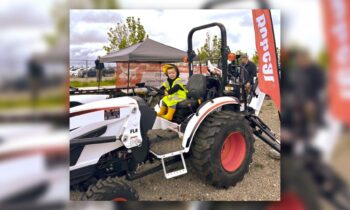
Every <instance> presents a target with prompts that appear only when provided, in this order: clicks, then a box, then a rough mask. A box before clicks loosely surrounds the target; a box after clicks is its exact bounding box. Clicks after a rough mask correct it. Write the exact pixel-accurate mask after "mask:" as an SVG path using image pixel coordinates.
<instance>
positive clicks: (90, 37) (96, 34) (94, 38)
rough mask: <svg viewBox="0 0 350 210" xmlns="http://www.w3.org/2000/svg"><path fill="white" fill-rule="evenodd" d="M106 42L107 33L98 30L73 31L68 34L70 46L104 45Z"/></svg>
mask: <svg viewBox="0 0 350 210" xmlns="http://www.w3.org/2000/svg"><path fill="white" fill-rule="evenodd" d="M106 42H108V38H107V32H106V31H102V30H100V29H98V28H89V29H87V30H85V31H81V30H73V32H71V33H70V43H71V44H84V43H106Z"/></svg>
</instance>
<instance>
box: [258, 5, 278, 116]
mask: <svg viewBox="0 0 350 210" xmlns="http://www.w3.org/2000/svg"><path fill="white" fill-rule="evenodd" d="M252 13H253V23H254V30H255V43H256V49H257V52H258V56H259V71H258V81H259V89H260V90H261V91H262V92H264V93H266V94H267V95H269V96H270V97H271V98H272V100H273V101H274V102H275V104H276V106H277V108H278V110H279V111H281V98H280V85H279V75H278V66H277V55H276V46H275V38H274V32H273V25H272V19H271V14H270V10H266V9H257V10H253V11H252Z"/></svg>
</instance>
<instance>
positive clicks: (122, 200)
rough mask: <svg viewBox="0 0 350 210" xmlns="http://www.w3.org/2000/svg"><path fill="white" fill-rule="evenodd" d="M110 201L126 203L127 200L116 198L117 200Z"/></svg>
mask: <svg viewBox="0 0 350 210" xmlns="http://www.w3.org/2000/svg"><path fill="white" fill-rule="evenodd" d="M112 201H114V202H126V201H128V199H126V198H121V197H118V198H114V199H113V200H112Z"/></svg>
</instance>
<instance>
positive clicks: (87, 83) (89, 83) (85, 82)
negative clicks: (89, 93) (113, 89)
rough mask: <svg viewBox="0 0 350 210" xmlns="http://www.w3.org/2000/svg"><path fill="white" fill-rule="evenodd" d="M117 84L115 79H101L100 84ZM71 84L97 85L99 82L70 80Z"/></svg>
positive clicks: (81, 85) (78, 85)
mask: <svg viewBox="0 0 350 210" xmlns="http://www.w3.org/2000/svg"><path fill="white" fill-rule="evenodd" d="M112 85H115V80H114V79H111V80H104V81H101V83H100V86H112ZM70 86H72V87H97V86H98V82H97V81H84V82H82V81H70Z"/></svg>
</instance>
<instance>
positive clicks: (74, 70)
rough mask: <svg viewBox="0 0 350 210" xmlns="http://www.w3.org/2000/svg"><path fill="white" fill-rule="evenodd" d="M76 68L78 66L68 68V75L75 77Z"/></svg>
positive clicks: (76, 73) (76, 74)
mask: <svg viewBox="0 0 350 210" xmlns="http://www.w3.org/2000/svg"><path fill="white" fill-rule="evenodd" d="M78 70H79V68H76V67H71V68H69V76H71V77H77V76H78Z"/></svg>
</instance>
